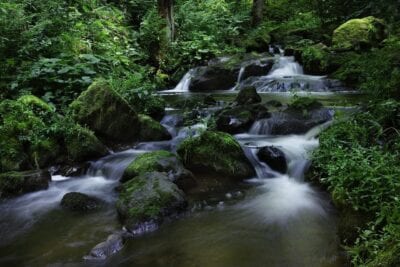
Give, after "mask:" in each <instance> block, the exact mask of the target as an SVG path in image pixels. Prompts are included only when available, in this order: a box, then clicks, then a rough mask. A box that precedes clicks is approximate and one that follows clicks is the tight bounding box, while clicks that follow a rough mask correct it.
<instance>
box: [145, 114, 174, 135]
mask: <svg viewBox="0 0 400 267" xmlns="http://www.w3.org/2000/svg"><path fill="white" fill-rule="evenodd" d="M139 124H140V132H139V140H140V141H162V140H169V139H171V135H170V133H169V132H168V131H167V129H165V127H164V126H162V125H161V124H160V123H159V122H158V121H155V120H154V119H152V118H151V117H150V116H147V115H142V114H140V115H139Z"/></svg>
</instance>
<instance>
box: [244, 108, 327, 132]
mask: <svg viewBox="0 0 400 267" xmlns="http://www.w3.org/2000/svg"><path fill="white" fill-rule="evenodd" d="M332 118H333V112H332V110H330V109H326V108H321V109H317V110H312V111H310V112H308V113H306V114H304V113H296V112H292V111H287V110H286V111H283V112H276V113H272V117H271V118H269V119H265V120H260V121H258V122H256V123H255V124H254V125H253V127H252V129H251V133H253V134H272V135H287V134H304V133H306V132H308V131H309V130H311V129H312V128H314V127H315V126H318V125H320V124H322V123H325V122H327V121H330V120H331V119H332Z"/></svg>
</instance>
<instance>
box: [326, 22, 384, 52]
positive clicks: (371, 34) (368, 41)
mask: <svg viewBox="0 0 400 267" xmlns="http://www.w3.org/2000/svg"><path fill="white" fill-rule="evenodd" d="M385 36H386V33H385V25H384V23H383V21H382V20H380V19H377V18H375V17H372V16H370V17H366V18H361V19H352V20H349V21H347V22H346V23H344V24H342V25H340V26H339V27H338V28H337V29H336V30H335V31H334V33H333V39H332V42H333V46H334V48H337V49H359V48H362V47H363V46H367V47H368V46H369V47H371V46H374V45H376V44H377V43H378V42H380V41H382V40H383V39H385Z"/></svg>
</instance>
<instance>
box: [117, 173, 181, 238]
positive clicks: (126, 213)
mask: <svg viewBox="0 0 400 267" xmlns="http://www.w3.org/2000/svg"><path fill="white" fill-rule="evenodd" d="M186 207H187V202H186V200H185V196H184V193H183V191H181V190H180V189H179V188H178V187H177V186H176V185H175V184H174V183H172V182H171V181H170V180H169V178H168V177H167V176H166V175H165V174H163V173H160V172H150V173H144V174H141V175H139V176H137V177H136V178H135V179H133V180H130V181H128V182H126V183H124V184H123V186H122V189H121V193H120V196H119V199H118V201H117V211H118V214H119V216H120V218H121V220H122V222H123V223H124V225H125V226H126V228H127V229H128V230H129V231H130V232H132V233H143V232H146V231H151V230H154V229H156V226H157V225H159V224H160V223H162V222H163V221H164V219H165V218H167V217H171V216H176V215H177V214H179V213H180V212H182V211H184V210H185V209H186ZM149 224H150V225H153V226H154V227H147V226H146V225H149Z"/></svg>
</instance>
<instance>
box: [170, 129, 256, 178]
mask: <svg viewBox="0 0 400 267" xmlns="http://www.w3.org/2000/svg"><path fill="white" fill-rule="evenodd" d="M177 152H178V154H179V155H180V156H181V158H182V159H183V163H184V165H185V166H186V167H187V168H189V169H191V170H193V171H203V172H204V171H211V172H215V173H219V174H223V175H226V176H229V177H237V176H239V177H243V176H247V175H251V173H252V169H251V167H250V169H249V166H248V161H247V159H246V157H245V155H244V153H243V151H242V148H241V147H240V144H239V143H238V142H237V141H236V140H235V138H233V137H232V136H231V135H229V134H227V133H224V132H211V131H205V132H203V133H202V134H201V135H200V136H198V137H194V138H189V139H186V140H185V141H183V142H182V143H181V144H180V146H179V148H178V150H177Z"/></svg>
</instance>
